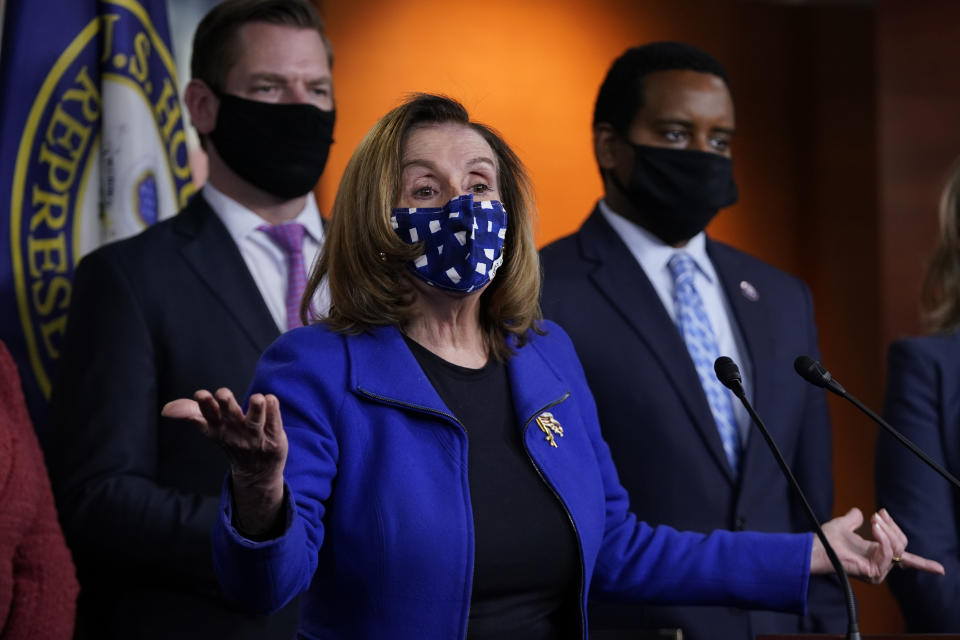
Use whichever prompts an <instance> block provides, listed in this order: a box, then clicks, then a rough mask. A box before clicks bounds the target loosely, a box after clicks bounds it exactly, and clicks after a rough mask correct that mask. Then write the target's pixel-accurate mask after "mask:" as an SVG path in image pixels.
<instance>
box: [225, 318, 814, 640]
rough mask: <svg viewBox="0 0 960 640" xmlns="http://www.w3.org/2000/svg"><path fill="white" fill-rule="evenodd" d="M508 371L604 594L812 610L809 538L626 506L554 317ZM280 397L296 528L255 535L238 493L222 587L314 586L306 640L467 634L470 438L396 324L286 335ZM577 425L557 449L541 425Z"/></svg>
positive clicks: (241, 595) (528, 441) (276, 599)
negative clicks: (643, 513)
mask: <svg viewBox="0 0 960 640" xmlns="http://www.w3.org/2000/svg"><path fill="white" fill-rule="evenodd" d="M545 328H546V330H547V331H548V335H547V336H532V337H531V341H530V342H529V343H528V344H527V345H526V346H524V347H523V348H521V349H518V350H517V352H516V355H515V356H513V357H512V358H511V359H510V361H509V362H508V365H507V370H508V377H509V380H510V385H511V388H512V392H513V396H514V404H515V408H516V413H517V418H518V420H519V424H520V425H522V427H521V428H522V429H523V435H524V445H525V447H526V449H527V452H528V453H529V455H530V459H531V464H534V465H535V466H536V467H537V470H538V471H539V472H540V473H541V474H542V476H543V479H544V482H546V483H547V484H548V485H549V486H550V487H551V488H552V489H553V490H554V491H555V493H556V495H557V497H558V499H559V500H560V501H561V503H562V506H563V507H564V509H565V510H566V511H567V513H568V515H569V518H570V523H571V526H572V527H573V529H574V532H575V536H576V539H577V540H578V541H579V546H580V558H579V560H580V563H579V564H580V570H581V577H580V581H579V582H580V584H579V589H580V596H581V620H582V621H583V622H585V620H584V616H583V613H584V611H585V606H586V598H587V592H588V590H589V589H591V588H593V589H596V590H599V591H602V592H606V593H613V594H617V595H618V596H620V597H626V598H630V599H634V600H646V601H653V602H673V601H682V602H690V603H706V602H723V603H726V604H739V605H746V604H753V605H757V606H763V607H770V608H775V609H782V610H793V611H802V610H803V608H804V605H805V597H806V589H807V582H808V571H809V557H810V548H811V544H812V536H811V535H794V534H779V535H761V534H752V533H750V534H733V533H731V532H726V531H720V532H715V533H713V534H711V535H703V534H698V533H678V532H676V531H674V530H672V529H669V528H667V527H661V528H651V527H649V526H647V525H646V524H644V523H642V522H638V521H637V519H636V518H635V517H634V516H633V515H632V514H630V513H628V512H627V496H626V493H625V492H624V490H623V488H622V487H621V486H620V484H619V482H618V480H617V474H616V471H615V470H614V467H613V464H612V462H611V460H610V453H609V450H608V449H607V446H606V444H605V443H604V441H603V440H602V439H601V437H600V432H599V428H598V425H597V415H596V410H595V407H594V404H593V398H592V396H591V394H590V391H589V389H588V388H587V384H586V380H585V379H584V377H583V372H582V369H581V368H580V365H579V363H578V361H577V358H576V354H575V353H574V350H573V346H572V345H571V343H570V341H569V339H568V338H567V336H566V335H565V334H564V333H563V331H562V330H560V329H559V328H558V327H556V325H553V324H551V323H546V324H545ZM251 390H252V391H253V392H262V393H268V392H269V393H274V394H276V395H277V396H278V398H279V400H280V406H281V411H282V413H283V420H284V426H285V429H286V432H287V435H288V438H289V441H290V454H289V457H288V460H287V465H286V468H285V470H284V477H285V480H286V484H287V488H288V492H289V501H288V503H289V505H290V507H289V509H288V511H287V513H286V527H285V530H284V533H283V535H282V536H280V537H278V538H276V539H273V540H269V541H267V542H253V541H250V540H246V539H244V538H243V537H242V536H241V535H240V534H239V533H238V532H237V531H236V530H235V529H234V528H233V527H232V525H231V518H232V515H231V504H232V503H231V497H230V495H229V491H228V487H229V483H228V484H227V485H226V486H225V491H224V497H223V501H222V504H221V517H220V519H219V520H218V522H217V525H216V527H215V530H214V537H213V544H214V563H215V566H216V569H217V572H218V575H219V577H220V580H221V583H222V585H223V587H224V589H225V590H226V591H227V592H228V593H229V594H231V595H232V596H233V597H234V598H236V599H237V600H238V601H240V602H241V603H242V604H243V605H245V606H246V607H249V608H250V609H261V610H272V609H275V608H277V607H280V606H282V605H283V603H284V602H286V601H287V600H289V599H290V598H292V597H293V596H295V595H296V594H298V593H300V592H303V591H305V592H306V593H305V595H304V597H303V598H302V599H301V624H300V633H301V634H303V635H304V636H305V637H307V638H320V637H322V638H385V637H390V638H417V639H420V638H444V639H446V638H463V637H464V633H465V630H466V624H467V617H468V611H469V607H470V590H471V582H472V577H473V553H474V539H473V517H472V512H471V507H470V494H469V484H468V476H467V446H468V443H467V437H466V433H465V431H464V429H463V427H462V426H461V425H460V423H459V422H458V421H457V419H456V418H455V417H454V416H453V414H452V413H451V411H450V410H449V409H448V408H447V407H446V406H445V405H444V404H443V402H442V401H441V400H440V398H439V397H438V395H437V393H436V391H435V390H434V389H433V387H432V386H431V384H430V383H429V381H428V380H427V378H426V376H425V375H424V373H423V371H422V370H421V368H420V367H419V365H418V364H417V361H416V359H415V358H414V356H413V355H412V353H411V352H410V350H409V348H408V347H407V346H406V344H405V343H404V341H403V338H402V336H401V334H400V332H399V331H398V330H397V329H395V328H393V327H383V328H379V329H376V330H373V331H371V332H368V333H364V334H361V335H355V336H344V335H340V334H336V333H332V332H330V331H329V330H327V329H326V328H325V327H323V326H321V325H314V326H311V327H306V328H303V329H299V330H294V331H292V332H288V333H286V334H284V335H283V336H282V337H281V338H280V339H279V340H277V342H275V343H274V345H273V346H272V347H271V348H270V349H269V350H268V351H267V352H266V353H265V354H264V356H263V358H262V359H261V361H260V363H259V365H258V367H257V372H256V375H255V378H254V382H253V385H252V387H251ZM545 411H549V412H551V413H552V414H553V415H554V417H555V418H556V419H557V420H558V421H559V422H560V424H561V425H562V427H563V436H562V437H560V436H556V438H555V440H556V444H557V446H556V447H553V446H551V445H550V444H549V442H548V441H547V439H546V437H545V434H544V432H542V431H541V430H540V428H538V426H537V423H536V421H535V418H536V417H537V416H539V415H540V414H541V413H543V412H545Z"/></svg>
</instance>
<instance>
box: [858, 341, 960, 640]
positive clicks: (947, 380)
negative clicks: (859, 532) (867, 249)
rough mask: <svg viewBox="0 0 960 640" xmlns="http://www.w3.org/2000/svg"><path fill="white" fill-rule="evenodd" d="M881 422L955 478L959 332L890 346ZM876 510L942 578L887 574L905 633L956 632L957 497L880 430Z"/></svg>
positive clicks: (958, 465) (959, 583)
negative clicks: (890, 517) (889, 517)
mask: <svg viewBox="0 0 960 640" xmlns="http://www.w3.org/2000/svg"><path fill="white" fill-rule="evenodd" d="M884 417H885V418H886V419H887V421H888V422H889V423H890V424H891V425H893V427H894V428H896V429H897V430H898V431H900V432H901V433H903V435H905V436H906V437H907V438H909V439H910V440H912V441H913V442H914V444H916V445H917V446H918V447H920V448H921V449H923V450H924V451H925V452H926V453H927V455H929V456H930V457H931V458H933V459H934V460H935V461H936V462H937V463H939V464H940V465H941V466H943V467H944V468H946V469H947V470H948V471H949V472H950V473H952V474H953V475H954V476H960V333H951V334H948V335H938V336H927V337H922V338H909V339H906V340H901V341H898V342H894V343H893V344H892V345H890V351H889V354H888V356H887V393H886V401H885V404H884ZM876 487H877V505H878V506H881V507H886V508H887V509H889V510H890V512H891V513H893V514H894V516H895V517H896V518H897V522H898V523H899V524H900V527H901V528H902V529H903V531H904V533H906V534H907V537H908V538H909V540H910V551H912V552H913V553H919V554H920V555H923V556H926V557H928V558H933V559H934V560H937V561H939V562H940V563H941V564H942V565H943V566H944V568H945V569H946V570H947V575H945V576H937V575H933V574H924V573H922V572H919V571H893V572H891V573H890V576H889V578H888V581H889V584H890V588H891V589H892V590H893V594H894V596H896V598H897V601H898V602H899V603H900V608H901V609H902V611H903V617H904V619H905V620H906V623H907V630H908V631H913V632H934V633H936V632H939V633H946V632H954V633H956V632H958V631H960V607H958V606H957V605H958V603H960V492H958V491H956V490H955V489H953V487H952V486H951V485H950V484H949V483H948V482H947V481H946V480H944V479H943V478H941V477H940V476H939V475H938V474H937V473H936V472H935V471H934V470H933V469H931V468H930V467H928V466H927V465H926V464H925V463H924V462H923V461H921V460H920V459H918V458H917V457H916V456H914V455H913V453H911V452H910V451H909V450H907V449H906V448H905V447H904V446H903V445H901V444H900V443H899V442H897V441H896V440H895V439H894V438H893V437H892V436H890V435H888V434H887V432H886V431H883V430H881V431H880V432H879V435H878V437H877V459H876Z"/></svg>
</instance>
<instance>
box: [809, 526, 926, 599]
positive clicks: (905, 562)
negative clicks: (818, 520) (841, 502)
mask: <svg viewBox="0 0 960 640" xmlns="http://www.w3.org/2000/svg"><path fill="white" fill-rule="evenodd" d="M862 524H863V514H862V513H861V512H860V510H859V509H857V508H853V509H851V510H850V511H848V512H847V513H846V514H844V515H842V516H840V517H839V518H834V519H833V520H831V521H830V522H827V523H824V525H823V533H824V535H826V537H827V540H829V541H830V545H831V546H832V547H833V549H834V551H836V553H837V557H838V558H839V559H840V563H841V564H842V565H843V568H844V570H846V572H847V573H848V574H850V575H851V576H853V577H855V578H860V579H861V580H864V581H866V582H871V583H873V584H879V583H881V582H883V580H884V578H886V577H887V574H888V573H889V572H890V569H891V568H892V567H893V565H894V564H898V565H899V566H900V567H901V568H903V569H916V570H919V571H927V572H930V573H939V574H941V575H943V574H944V568H943V565H941V564H940V563H939V562H936V561H934V560H928V559H927V558H923V557H921V556H918V555H915V554H912V553H908V552H907V551H906V548H907V536H906V535H905V534H904V533H903V531H901V530H900V527H899V526H898V525H897V523H896V522H894V521H893V518H892V517H890V514H889V513H887V510H886V509H881V510H880V511H878V512H877V513H875V514H873V517H872V518H871V519H870V524H871V531H872V532H873V538H874V539H873V540H866V539H864V538H862V537H860V536H859V535H858V534H857V533H856V529H857V528H858V527H859V526H860V525H862ZM810 571H811V573H832V572H833V565H831V564H830V559H829V557H828V556H827V552H826V550H825V549H824V548H823V545H822V544H821V542H820V539H819V538H816V537H815V538H814V539H813V554H812V557H811V560H810Z"/></svg>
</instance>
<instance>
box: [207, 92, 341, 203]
mask: <svg viewBox="0 0 960 640" xmlns="http://www.w3.org/2000/svg"><path fill="white" fill-rule="evenodd" d="M217 97H218V98H219V99H220V108H219V110H218V111H217V123H216V127H215V128H214V130H213V131H212V132H211V133H210V140H211V142H213V146H214V147H216V149H217V153H218V154H220V157H221V158H223V161H224V162H225V163H226V164H227V166H228V167H230V168H231V169H232V170H233V172H234V173H236V174H237V175H238V176H240V177H241V178H243V179H244V180H246V181H247V182H249V183H250V184H252V185H254V186H255V187H259V188H260V189H262V190H264V191H266V192H267V193H270V194H273V195H275V196H277V197H279V198H288V199H293V198H298V197H300V196H302V195H304V194H305V193H307V192H309V191H310V190H311V189H313V187H314V186H315V185H316V184H317V181H318V180H319V179H320V175H321V174H322V173H323V168H324V167H325V166H326V164H327V156H328V155H329V153H330V145H331V144H332V143H333V123H334V121H335V120H336V112H335V111H333V110H330V111H324V110H322V109H320V108H318V107H315V106H313V105H312V104H303V103H274V102H258V101H256V100H247V99H245V98H241V97H239V96H234V95H230V94H220V95H218V96H217Z"/></svg>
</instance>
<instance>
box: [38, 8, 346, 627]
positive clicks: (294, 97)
mask: <svg viewBox="0 0 960 640" xmlns="http://www.w3.org/2000/svg"><path fill="white" fill-rule="evenodd" d="M331 63H332V50H331V48H330V45H329V42H328V41H327V39H326V36H325V35H324V31H323V24H322V22H321V20H320V18H319V17H318V16H317V14H316V11H315V9H314V8H313V6H312V4H311V3H310V2H309V0H228V1H227V2H225V3H223V4H220V5H218V6H217V7H215V8H214V9H213V10H212V11H211V12H210V13H209V14H208V15H207V16H206V17H205V18H204V19H203V21H202V22H201V23H200V25H199V26H198V29H197V33H196V35H195V38H194V49H193V57H192V62H191V66H192V76H193V77H192V79H191V81H190V83H189V85H188V86H187V88H186V91H185V94H184V97H185V102H186V104H187V107H188V109H189V111H190V116H191V121H192V123H193V125H194V126H195V127H196V129H197V131H198V133H199V134H200V136H201V139H202V141H203V144H204V147H205V149H206V151H207V155H208V160H209V180H208V182H207V184H206V186H204V188H203V190H202V191H201V193H199V194H198V195H197V196H195V197H194V198H193V199H192V200H191V202H190V203H189V204H188V205H187V207H186V208H185V209H184V210H183V211H181V212H180V213H179V214H178V215H176V216H174V217H173V218H172V219H170V220H167V221H164V222H162V223H159V224H157V225H155V226H153V227H151V228H149V229H147V230H145V231H144V232H143V233H141V234H139V235H137V236H135V237H133V238H130V239H127V240H123V241H120V242H117V243H114V244H111V245H107V246H105V247H102V248H100V249H98V250H97V251H94V252H93V253H91V254H90V255H89V256H87V257H86V258H84V259H83V260H82V262H81V263H80V265H79V267H78V269H77V272H76V277H75V284H74V293H73V300H72V306H71V310H70V320H69V328H68V331H67V335H66V341H65V345H64V350H63V357H62V367H61V372H60V377H59V381H60V382H59V384H58V386H57V388H56V390H55V393H54V417H55V420H56V433H55V436H54V437H55V440H56V441H55V442H54V443H53V445H52V449H51V451H49V452H48V453H49V458H50V460H51V466H52V475H53V477H54V482H55V487H56V494H57V499H58V506H59V509H60V514H61V520H62V522H63V525H64V528H65V531H66V533H67V537H68V540H69V543H70V546H71V548H72V550H73V552H74V554H75V557H76V560H77V563H78V569H79V575H80V579H81V587H82V594H81V600H80V610H79V626H78V629H79V633H80V635H81V636H82V637H89V638H97V639H101V638H158V639H159V638H163V639H169V638H205V639H206V638H244V639H246V638H251V639H253V638H290V637H292V636H293V634H294V630H295V628H296V623H297V610H296V604H295V603H294V604H293V605H291V606H288V607H287V608H286V609H285V610H283V611H282V612H280V613H279V614H277V615H276V616H273V617H270V618H267V617H263V616H254V615H249V614H246V613H244V612H242V611H238V610H237V609H236V608H235V607H233V606H232V605H231V604H230V603H228V602H227V601H226V600H225V599H224V597H223V596H222V593H221V591H220V589H219V586H218V585H217V583H216V578H215V576H214V572H213V566H212V558H211V546H210V540H209V536H210V531H211V529H212V527H213V524H214V521H215V520H216V518H217V512H218V502H219V495H220V488H221V485H222V482H223V478H224V474H225V471H226V469H227V464H226V460H225V457H224V455H223V454H222V452H221V451H219V450H218V449H217V448H216V447H215V446H214V445H212V444H211V441H210V440H208V439H207V438H204V437H203V436H202V435H200V434H199V433H196V432H195V430H194V429H193V428H191V427H190V425H187V424H184V423H180V422H176V421H169V420H165V419H161V418H160V410H161V408H162V407H163V405H164V404H165V403H166V402H168V401H169V400H172V399H175V398H180V397H184V396H190V395H191V394H192V393H193V392H194V390H196V389H200V388H211V389H215V388H219V387H228V388H230V389H241V390H242V389H244V388H246V386H247V385H248V384H249V381H250V378H251V376H252V373H253V369H254V366H255V364H256V362H257V360H258V358H259V356H260V354H261V353H262V351H263V350H264V349H265V348H266V347H267V346H268V345H269V344H270V343H271V342H272V341H273V340H274V339H275V338H276V337H277V336H278V335H279V334H280V332H281V331H283V330H286V329H287V328H290V327H292V326H295V325H297V324H299V318H298V313H297V311H298V308H299V298H300V294H301V293H302V291H303V284H304V283H303V280H304V276H305V273H304V271H305V267H309V265H310V263H311V262H312V259H313V257H314V256H315V255H316V254H317V252H318V250H319V248H320V246H321V243H322V241H323V228H322V224H321V219H320V214H319V211H318V209H317V205H316V202H315V200H314V198H313V195H312V189H313V187H314V185H315V184H316V182H317V180H318V178H319V177H320V174H321V173H322V171H323V167H324V164H325V162H326V158H327V152H328V150H329V146H330V143H331V141H332V129H333V121H334V111H333V106H334V105H333V94H332V84H331V73H330V67H331ZM313 302H314V305H315V307H314V308H315V309H317V310H320V311H323V310H324V308H323V307H324V301H323V300H322V299H314V301H313Z"/></svg>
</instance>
